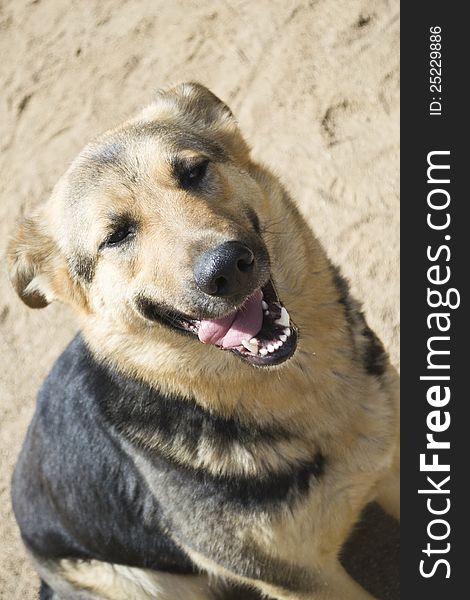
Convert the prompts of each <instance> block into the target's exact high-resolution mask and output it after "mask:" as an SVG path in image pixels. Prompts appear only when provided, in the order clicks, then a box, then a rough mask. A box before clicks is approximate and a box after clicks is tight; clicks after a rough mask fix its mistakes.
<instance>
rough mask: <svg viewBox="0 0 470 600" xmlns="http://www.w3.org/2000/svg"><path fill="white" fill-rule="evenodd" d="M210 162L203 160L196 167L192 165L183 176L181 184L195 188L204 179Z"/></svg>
mask: <svg viewBox="0 0 470 600" xmlns="http://www.w3.org/2000/svg"><path fill="white" fill-rule="evenodd" d="M208 166H209V161H208V160H207V159H206V160H203V161H201V162H199V163H197V164H196V165H192V166H191V167H189V168H188V169H186V170H185V171H184V172H183V173H182V174H181V183H182V185H183V187H195V186H197V185H198V184H199V183H201V181H202V180H203V179H204V177H205V175H206V172H207V167H208Z"/></svg>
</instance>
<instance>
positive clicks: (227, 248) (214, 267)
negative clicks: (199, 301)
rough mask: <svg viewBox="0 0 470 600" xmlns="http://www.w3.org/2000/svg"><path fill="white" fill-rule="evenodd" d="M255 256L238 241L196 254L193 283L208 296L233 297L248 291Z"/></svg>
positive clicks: (250, 287)
mask: <svg viewBox="0 0 470 600" xmlns="http://www.w3.org/2000/svg"><path fill="white" fill-rule="evenodd" d="M254 264H255V257H254V254H253V252H252V251H251V250H250V249H249V248H248V246H245V244H242V243H241V242H225V243H223V244H220V246H216V247H215V248H212V249H211V250H209V251H208V252H206V253H205V254H203V255H202V256H200V257H199V258H198V259H197V260H196V263H195V265H194V279H195V280H196V283H197V286H198V288H199V289H201V290H202V291H203V292H205V293H206V294H209V295H210V296H234V295H236V294H244V293H248V292H250V291H251V290H252V287H253V285H252V281H253V272H254Z"/></svg>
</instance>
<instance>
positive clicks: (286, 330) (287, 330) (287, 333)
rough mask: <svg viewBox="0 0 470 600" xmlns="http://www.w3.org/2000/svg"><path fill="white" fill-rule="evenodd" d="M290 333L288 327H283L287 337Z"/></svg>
mask: <svg viewBox="0 0 470 600" xmlns="http://www.w3.org/2000/svg"><path fill="white" fill-rule="evenodd" d="M290 334H291V330H290V327H286V328H285V329H284V335H287V337H289V336H290Z"/></svg>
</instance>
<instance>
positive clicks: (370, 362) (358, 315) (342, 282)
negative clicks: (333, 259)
mask: <svg viewBox="0 0 470 600" xmlns="http://www.w3.org/2000/svg"><path fill="white" fill-rule="evenodd" d="M331 270H332V273H333V281H334V284H335V286H336V288H337V290H338V292H339V300H338V302H339V303H340V304H342V305H343V306H344V312H345V317H346V321H347V323H348V326H349V329H350V332H351V338H352V340H353V343H355V340H356V338H357V337H359V335H361V336H362V339H363V341H364V343H363V344H362V345H361V347H359V348H356V349H357V350H358V352H360V354H361V356H362V361H363V364H364V368H365V370H366V371H367V373H368V374H369V375H375V376H376V377H380V376H381V375H383V374H384V372H385V368H386V362H387V353H386V352H385V349H384V347H383V345H382V342H381V341H380V340H379V338H378V337H377V336H376V335H375V333H374V332H373V331H372V329H371V328H370V327H369V326H368V325H367V322H366V318H365V316H364V313H363V312H362V311H361V310H360V307H359V305H358V304H357V302H355V301H354V300H353V299H352V298H351V296H350V292H349V284H348V282H347V281H346V279H345V278H344V277H343V276H342V275H341V273H340V271H339V269H338V268H337V267H335V266H333V265H332V266H331Z"/></svg>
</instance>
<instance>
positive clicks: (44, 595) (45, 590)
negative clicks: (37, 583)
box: [39, 579, 54, 600]
mask: <svg viewBox="0 0 470 600" xmlns="http://www.w3.org/2000/svg"><path fill="white" fill-rule="evenodd" d="M53 597H54V592H53V590H51V588H50V587H49V586H48V585H47V583H46V582H45V581H43V580H42V579H41V587H40V588H39V600H53Z"/></svg>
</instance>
